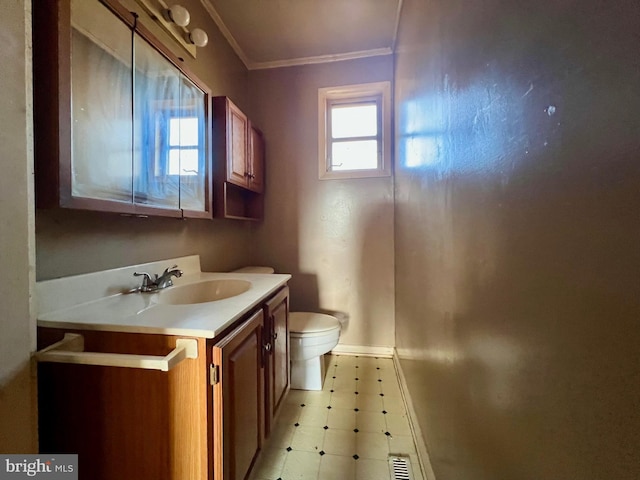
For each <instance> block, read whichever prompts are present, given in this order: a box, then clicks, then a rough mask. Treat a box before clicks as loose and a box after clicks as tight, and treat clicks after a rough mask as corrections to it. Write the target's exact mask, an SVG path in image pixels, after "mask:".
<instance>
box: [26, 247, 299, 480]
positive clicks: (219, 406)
mask: <svg viewBox="0 0 640 480" xmlns="http://www.w3.org/2000/svg"><path fill="white" fill-rule="evenodd" d="M173 264H177V265H178V266H179V268H180V269H181V270H183V273H184V274H183V276H182V277H180V278H178V279H175V285H174V286H172V287H168V288H166V289H164V290H162V291H158V292H154V293H140V292H136V291H131V290H134V289H135V286H136V284H138V283H139V279H138V278H135V277H133V272H136V271H141V270H148V271H151V272H161V271H162V270H163V269H165V268H166V267H170V266H171V265H173ZM289 278H290V276H289V275H278V274H273V275H264V274H246V273H205V272H200V266H199V258H198V257H197V256H191V257H183V258H180V259H172V260H167V261H163V262H154V263H151V264H146V265H137V266H132V267H125V268H122V269H116V270H110V271H106V272H98V273H94V274H87V275H79V276H76V277H67V278H61V279H56V280H50V281H44V282H39V283H38V285H37V293H38V302H39V312H40V313H39V315H38V317H39V319H38V347H39V352H38V354H37V358H38V360H39V367H38V382H39V411H40V413H39V417H40V420H39V421H40V450H41V452H43V453H44V452H56V453H78V454H79V472H80V478H81V479H82V478H86V479H96V480H97V479H105V480H106V479H109V480H112V479H121V478H136V479H141V480H142V479H154V480H155V479H171V480H183V479H201V480H231V479H233V480H235V479H238V480H239V479H244V478H247V476H248V475H249V473H250V471H251V468H252V467H253V465H254V463H255V461H256V459H257V457H258V455H259V453H260V451H261V449H262V448H263V446H264V444H265V441H266V439H267V437H268V434H269V431H270V428H271V424H272V422H273V418H274V416H275V415H276V414H277V413H278V410H279V407H280V405H281V404H282V400H283V398H284V397H285V395H286V393H287V391H288V388H289V367H288V366H289V341H288V326H287V325H288V313H289V302H288V299H289V295H288V287H287V281H288V280H289ZM219 297H221V298H219Z"/></svg>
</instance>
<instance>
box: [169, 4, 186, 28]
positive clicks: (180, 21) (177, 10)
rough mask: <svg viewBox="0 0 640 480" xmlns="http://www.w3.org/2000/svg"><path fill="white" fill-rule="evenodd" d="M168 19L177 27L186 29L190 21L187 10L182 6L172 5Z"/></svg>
mask: <svg viewBox="0 0 640 480" xmlns="http://www.w3.org/2000/svg"><path fill="white" fill-rule="evenodd" d="M169 18H170V19H171V20H172V21H173V23H175V24H176V25H178V26H179V27H186V26H187V25H189V22H190V21H191V15H190V14H189V10H187V9H186V8H184V7H183V6H182V5H173V6H172V7H170V8H169Z"/></svg>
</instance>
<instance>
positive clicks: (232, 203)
mask: <svg viewBox="0 0 640 480" xmlns="http://www.w3.org/2000/svg"><path fill="white" fill-rule="evenodd" d="M213 125H214V127H213V134H214V145H215V147H214V157H215V173H214V178H215V181H216V183H215V187H214V188H215V190H216V192H217V193H216V202H215V203H216V216H219V217H222V218H236V219H245V220H259V219H261V218H262V215H263V205H264V199H263V193H264V171H265V168H264V162H265V158H264V157H265V144H264V137H263V135H262V132H261V131H260V130H259V129H258V128H257V127H256V126H255V125H253V124H252V123H251V121H250V120H249V119H248V118H247V116H246V115H245V114H244V113H243V112H242V110H240V109H239V108H238V107H237V106H236V105H235V104H234V103H233V102H232V101H231V100H230V99H229V98H228V97H214V98H213Z"/></svg>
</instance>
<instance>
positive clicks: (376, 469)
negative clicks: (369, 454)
mask: <svg viewBox="0 0 640 480" xmlns="http://www.w3.org/2000/svg"><path fill="white" fill-rule="evenodd" d="M390 477H391V475H390V472H389V464H388V463H387V461H386V460H373V459H366V458H361V459H359V460H357V461H356V478H355V480H389V478H390ZM345 480H346V479H345Z"/></svg>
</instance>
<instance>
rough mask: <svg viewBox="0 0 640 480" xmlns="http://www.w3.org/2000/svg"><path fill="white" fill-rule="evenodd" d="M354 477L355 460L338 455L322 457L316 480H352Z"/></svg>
mask: <svg viewBox="0 0 640 480" xmlns="http://www.w3.org/2000/svg"><path fill="white" fill-rule="evenodd" d="M355 476H356V460H354V459H353V458H351V457H344V456H339V455H323V456H322V459H321V460H320V472H319V474H318V480H352V479H353V478H355Z"/></svg>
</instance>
